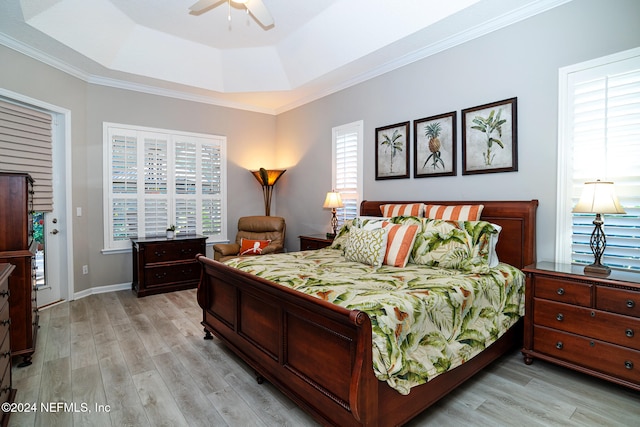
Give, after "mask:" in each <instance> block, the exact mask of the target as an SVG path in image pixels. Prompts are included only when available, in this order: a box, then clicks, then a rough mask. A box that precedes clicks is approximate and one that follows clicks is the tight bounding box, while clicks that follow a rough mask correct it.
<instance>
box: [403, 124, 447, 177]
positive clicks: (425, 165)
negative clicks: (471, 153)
mask: <svg viewBox="0 0 640 427" xmlns="http://www.w3.org/2000/svg"><path fill="white" fill-rule="evenodd" d="M456 140H457V139H456V112H455V111H453V112H451V113H446V114H440V115H438V116H431V117H425V118H424V119H419V120H414V121H413V176H414V178H428V177H435V176H455V175H456Z"/></svg>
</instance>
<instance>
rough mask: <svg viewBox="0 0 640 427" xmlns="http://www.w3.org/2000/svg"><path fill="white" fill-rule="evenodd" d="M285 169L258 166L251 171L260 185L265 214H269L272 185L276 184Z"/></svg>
mask: <svg viewBox="0 0 640 427" xmlns="http://www.w3.org/2000/svg"><path fill="white" fill-rule="evenodd" d="M286 171H287V170H286V169H272V170H267V169H265V168H260V169H259V170H257V171H251V173H252V174H253V176H255V177H256V179H257V180H258V182H259V183H260V185H261V186H262V194H263V196H264V214H265V216H270V215H271V193H272V192H273V186H274V185H276V182H277V181H278V180H279V179H280V177H281V176H282V174H284V173H285V172H286Z"/></svg>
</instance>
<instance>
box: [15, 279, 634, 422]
mask: <svg viewBox="0 0 640 427" xmlns="http://www.w3.org/2000/svg"><path fill="white" fill-rule="evenodd" d="M200 319H201V310H200V309H199V307H198V306H197V304H196V294H195V290H188V291H181V292H174V293H169V294H162V295H153V296H148V297H145V298H140V299H138V298H136V297H135V296H134V295H133V294H132V293H131V292H129V291H120V292H113V293H108V294H101V295H92V296H89V297H86V298H83V299H80V300H77V301H72V302H68V303H62V304H59V305H56V306H54V307H51V308H48V309H44V310H42V311H41V317H40V325H41V327H40V330H39V332H38V342H37V351H36V352H35V355H34V358H33V364H32V365H31V366H28V367H24V368H20V367H17V365H16V363H17V362H19V360H16V361H14V366H13V371H12V372H13V381H14V386H15V387H16V388H17V389H18V393H17V396H16V402H20V403H35V404H36V407H37V412H31V413H26V412H23V413H14V414H12V416H11V419H10V425H11V426H83V427H84V426H111V425H113V426H147V425H148V426H160V425H163V426H242V427H245V426H285V425H287V426H310V425H317V424H316V423H315V422H314V421H313V420H312V419H311V418H310V417H309V416H308V415H306V414H305V413H304V412H303V411H301V410H300V409H299V408H298V407H297V406H296V405H294V404H293V403H292V402H291V401H290V400H289V399H288V398H286V397H285V396H283V395H282V394H281V393H280V392H278V391H277V390H276V389H275V388H274V387H273V386H272V385H271V384H269V383H266V382H265V383H264V384H261V385H259V384H257V383H256V381H255V378H254V375H253V371H252V370H251V369H250V368H248V367H247V366H246V365H245V364H244V363H243V362H241V361H240V360H239V359H237V358H236V357H235V356H233V355H232V354H231V353H230V352H229V351H228V350H227V349H225V348H224V346H222V345H221V344H220V343H219V342H218V341H217V340H216V339H214V340H213V341H205V340H203V339H202V338H203V332H202V326H201V325H200V323H199V322H200ZM53 402H66V403H67V404H75V405H76V406H75V408H76V409H77V411H75V412H74V411H69V409H74V408H73V407H72V406H67V408H66V409H67V410H65V408H64V406H62V407H57V406H55V405H50V407H51V408H52V409H60V412H48V413H45V412H42V411H41V409H42V408H41V404H42V403H44V404H51V403H53ZM83 404H84V405H86V406H83ZM97 405H98V406H97ZM100 405H101V406H100ZM107 405H108V406H107ZM84 409H87V411H86V412H83V410H84ZM97 409H102V411H100V410H97ZM409 425H410V426H427V425H433V426H460V425H466V426H547V425H557V426H638V425H640V393H638V392H634V391H631V390H629V389H626V388H623V387H619V386H616V385H613V384H609V383H606V382H603V381H600V380H597V379H594V378H591V377H588V376H585V375H581V374H577V373H574V372H571V371H568V370H566V369H562V368H559V367H556V366H554V365H551V364H547V363H544V362H541V361H535V362H534V363H533V365H531V366H526V365H525V364H524V363H523V362H522V357H521V355H520V353H519V352H518V351H514V352H512V353H511V354H509V355H506V356H505V357H503V358H502V359H500V360H498V361H497V362H496V363H494V364H493V365H491V366H490V367H489V368H487V369H485V371H483V372H482V373H480V374H479V375H477V376H476V377H475V378H474V379H472V380H471V381H470V382H468V383H466V384H465V385H463V386H461V387H460V388H458V389H457V390H456V391H455V392H453V393H452V394H450V395H449V396H447V397H446V398H445V399H443V400H441V401H440V402H438V403H437V404H436V405H435V406H434V407H432V408H431V409H428V410H427V411H426V412H424V413H423V414H421V415H420V416H419V417H418V418H416V419H414V420H413V421H411V423H410V424H409Z"/></svg>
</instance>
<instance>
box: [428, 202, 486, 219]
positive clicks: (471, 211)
mask: <svg viewBox="0 0 640 427" xmlns="http://www.w3.org/2000/svg"><path fill="white" fill-rule="evenodd" d="M483 208H484V205H451V206H446V205H426V206H425V213H424V216H425V218H429V219H444V220H447V221H480V216H481V215H482V209H483Z"/></svg>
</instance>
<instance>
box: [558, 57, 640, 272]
mask: <svg viewBox="0 0 640 427" xmlns="http://www.w3.org/2000/svg"><path fill="white" fill-rule="evenodd" d="M559 113H560V117H559V137H558V212H557V224H558V230H557V231H558V232H557V238H556V258H557V261H558V262H561V263H578V264H590V263H592V262H593V253H592V251H591V248H590V246H589V239H590V236H591V233H592V231H593V228H594V226H593V223H592V222H593V219H594V217H595V215H592V214H572V213H571V210H572V208H573V206H575V204H576V203H577V201H578V199H579V197H580V193H581V191H582V188H583V186H584V183H585V182H587V181H594V180H596V179H600V180H602V181H605V180H606V181H613V182H614V183H615V187H616V193H617V195H618V198H619V200H620V203H621V205H622V206H623V208H624V210H625V211H626V214H625V215H603V217H604V222H605V225H604V231H605V234H606V237H607V247H606V250H605V253H604V256H603V260H602V262H603V264H606V265H608V266H610V267H612V268H619V269H633V270H640V163H639V162H638V159H640V49H633V50H630V51H625V52H621V53H619V54H615V55H610V56H607V57H604V58H599V59H596V60H593V61H588V62H586V63H581V64H577V65H574V66H570V67H565V68H563V69H561V70H560V107H559Z"/></svg>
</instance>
